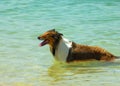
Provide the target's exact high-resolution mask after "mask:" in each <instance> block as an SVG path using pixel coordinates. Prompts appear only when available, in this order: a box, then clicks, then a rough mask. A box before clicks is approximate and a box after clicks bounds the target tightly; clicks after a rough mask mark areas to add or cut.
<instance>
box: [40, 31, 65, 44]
mask: <svg viewBox="0 0 120 86" xmlns="http://www.w3.org/2000/svg"><path fill="white" fill-rule="evenodd" d="M62 35H63V34H61V33H58V32H57V31H55V29H52V30H49V31H47V32H45V33H43V34H42V35H40V36H39V37H38V39H39V40H43V42H41V43H40V46H44V45H46V44H49V45H50V46H53V45H54V43H55V42H56V41H59V40H60V38H61V36H62Z"/></svg>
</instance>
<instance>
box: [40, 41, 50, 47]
mask: <svg viewBox="0 0 120 86" xmlns="http://www.w3.org/2000/svg"><path fill="white" fill-rule="evenodd" d="M47 43H48V41H47V40H44V41H43V42H41V43H40V45H39V46H40V47H42V46H44V45H46V44H47Z"/></svg>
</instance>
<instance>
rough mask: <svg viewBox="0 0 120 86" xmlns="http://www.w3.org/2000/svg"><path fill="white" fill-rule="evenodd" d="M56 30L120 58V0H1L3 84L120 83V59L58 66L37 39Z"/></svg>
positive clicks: (64, 85)
mask: <svg viewBox="0 0 120 86" xmlns="http://www.w3.org/2000/svg"><path fill="white" fill-rule="evenodd" d="M52 28H56V30H58V31H59V32H61V33H63V34H64V36H65V37H66V38H68V39H70V40H72V41H75V42H77V43H81V44H86V45H97V46H100V47H103V48H105V49H107V50H108V51H110V52H111V53H113V54H114V55H118V56H120V0H0V86H119V85H120V60H117V61H115V62H110V63H109V62H107V63H106V62H81V63H71V64H61V63H57V62H55V61H54V59H53V57H52V55H51V53H50V52H49V47H48V46H45V47H39V46H38V44H39V43H40V41H39V40H37V36H38V35H40V34H42V33H43V32H45V31H47V30H49V29H52Z"/></svg>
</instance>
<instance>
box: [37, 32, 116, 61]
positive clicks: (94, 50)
mask: <svg viewBox="0 0 120 86" xmlns="http://www.w3.org/2000/svg"><path fill="white" fill-rule="evenodd" d="M39 39H43V40H45V39H47V40H49V43H48V44H49V46H50V51H51V52H52V54H53V56H55V50H56V48H57V46H58V44H59V42H60V40H61V39H62V34H61V33H58V32H57V31H55V30H49V31H47V32H45V33H44V34H43V35H41V36H39ZM63 51H64V50H63ZM61 58H62V57H61ZM115 58H116V57H115V56H114V55H112V54H111V53H109V52H108V51H106V50H105V49H102V48H100V47H96V46H87V45H81V44H77V43H75V42H72V48H70V51H69V54H68V57H67V59H66V62H73V61H86V60H98V61H113V60H114V59H115Z"/></svg>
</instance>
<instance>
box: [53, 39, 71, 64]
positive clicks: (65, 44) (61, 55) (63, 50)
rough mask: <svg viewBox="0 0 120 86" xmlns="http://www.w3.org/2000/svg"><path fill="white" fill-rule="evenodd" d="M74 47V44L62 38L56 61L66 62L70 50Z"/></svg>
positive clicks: (57, 49) (56, 53) (56, 52)
mask: <svg viewBox="0 0 120 86" xmlns="http://www.w3.org/2000/svg"><path fill="white" fill-rule="evenodd" d="M71 47H72V42H70V41H69V40H68V39H65V38H62V39H61V40H60V42H59V44H58V46H57V48H56V50H55V59H56V60H58V61H63V62H66V60H67V56H68V54H69V49H70V48H71Z"/></svg>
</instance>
